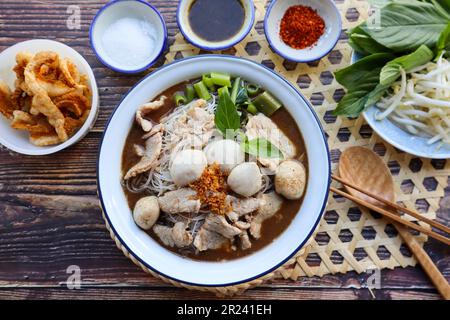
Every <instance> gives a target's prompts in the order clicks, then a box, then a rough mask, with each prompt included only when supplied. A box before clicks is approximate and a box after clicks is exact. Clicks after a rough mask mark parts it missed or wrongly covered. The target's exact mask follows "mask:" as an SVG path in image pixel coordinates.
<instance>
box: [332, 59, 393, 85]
mask: <svg viewBox="0 0 450 320" xmlns="http://www.w3.org/2000/svg"><path fill="white" fill-rule="evenodd" d="M394 58H395V56H394V55H393V54H390V53H376V54H372V55H370V56H367V57H364V58H362V59H360V60H358V61H357V62H355V63H354V64H352V65H351V66H348V67H347V68H344V69H341V70H339V71H337V72H335V73H334V76H335V78H336V81H337V82H339V83H340V84H341V85H343V86H344V87H345V88H346V89H347V90H349V91H352V90H355V89H358V88H359V87H360V86H363V85H364V80H365V79H366V78H367V76H368V74H370V73H372V72H373V70H374V69H379V70H381V68H382V67H383V66H384V65H385V64H386V63H388V62H389V61H390V60H392V59H394Z"/></svg>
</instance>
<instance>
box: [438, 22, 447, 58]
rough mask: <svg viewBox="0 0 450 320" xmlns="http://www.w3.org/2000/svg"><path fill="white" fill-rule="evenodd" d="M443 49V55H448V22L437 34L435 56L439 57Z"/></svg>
mask: <svg viewBox="0 0 450 320" xmlns="http://www.w3.org/2000/svg"><path fill="white" fill-rule="evenodd" d="M444 51H445V56H446V57H450V23H449V24H448V25H447V28H445V29H444V31H442V33H441V35H440V36H439V40H438V42H437V45H436V52H437V54H436V58H439V57H440V56H441V55H442V53H443V52H444Z"/></svg>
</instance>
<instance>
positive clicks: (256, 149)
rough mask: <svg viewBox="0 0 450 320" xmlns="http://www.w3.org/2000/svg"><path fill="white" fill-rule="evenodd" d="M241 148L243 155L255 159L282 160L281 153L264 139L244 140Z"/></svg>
mask: <svg viewBox="0 0 450 320" xmlns="http://www.w3.org/2000/svg"><path fill="white" fill-rule="evenodd" d="M241 148H242V150H243V151H244V152H245V153H248V154H250V155H253V156H256V157H261V158H277V159H283V153H281V151H280V150H279V149H278V148H277V147H276V146H274V145H273V144H272V143H271V142H270V141H269V140H267V139H265V138H256V139H252V140H248V139H245V140H244V142H243V143H242V144H241Z"/></svg>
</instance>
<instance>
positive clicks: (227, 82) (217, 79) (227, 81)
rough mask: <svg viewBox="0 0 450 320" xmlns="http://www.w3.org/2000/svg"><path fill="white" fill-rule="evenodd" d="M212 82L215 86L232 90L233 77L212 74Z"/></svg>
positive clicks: (217, 73)
mask: <svg viewBox="0 0 450 320" xmlns="http://www.w3.org/2000/svg"><path fill="white" fill-rule="evenodd" d="M211 80H212V82H213V83H214V84H215V85H218V86H221V87H229V88H231V77H230V75H229V74H225V73H219V72H211Z"/></svg>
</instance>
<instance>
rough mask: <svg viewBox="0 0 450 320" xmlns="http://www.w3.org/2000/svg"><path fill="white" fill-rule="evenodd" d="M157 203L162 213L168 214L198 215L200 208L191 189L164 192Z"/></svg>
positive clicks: (198, 201) (195, 194)
mask: <svg viewBox="0 0 450 320" xmlns="http://www.w3.org/2000/svg"><path fill="white" fill-rule="evenodd" d="M158 203H159V207H160V208H161V210H162V211H164V212H166V213H170V214H177V213H198V212H199V210H200V206H201V203H200V200H199V199H197V193H196V192H195V191H194V190H192V189H191V188H181V189H177V190H174V191H169V192H166V193H165V194H164V195H163V196H161V197H159V198H158Z"/></svg>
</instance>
